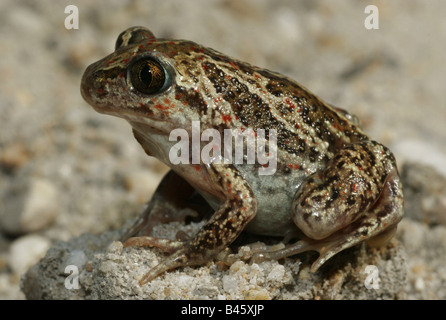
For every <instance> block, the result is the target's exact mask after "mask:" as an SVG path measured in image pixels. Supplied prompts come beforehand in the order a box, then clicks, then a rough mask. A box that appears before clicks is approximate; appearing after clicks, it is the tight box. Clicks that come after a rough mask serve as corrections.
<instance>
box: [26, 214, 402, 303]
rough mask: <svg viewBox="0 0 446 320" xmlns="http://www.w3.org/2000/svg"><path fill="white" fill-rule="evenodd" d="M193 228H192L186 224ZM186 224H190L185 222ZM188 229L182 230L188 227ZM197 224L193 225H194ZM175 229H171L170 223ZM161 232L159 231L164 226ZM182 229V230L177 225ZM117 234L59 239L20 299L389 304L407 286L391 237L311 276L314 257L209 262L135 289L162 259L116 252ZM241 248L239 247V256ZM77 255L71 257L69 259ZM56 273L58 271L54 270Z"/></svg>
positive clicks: (150, 252) (155, 254)
mask: <svg viewBox="0 0 446 320" xmlns="http://www.w3.org/2000/svg"><path fill="white" fill-rule="evenodd" d="M191 224H193V223H191ZM191 224H190V225H191ZM190 225H188V226H187V227H189V228H190ZM197 225H198V224H197ZM172 226H173V227H175V228H178V224H172ZM164 227H166V226H164ZM183 227H185V226H183ZM122 232H123V230H121V231H115V232H108V233H104V234H102V235H98V236H94V235H87V234H86V235H82V236H80V237H77V238H74V239H72V240H70V241H68V242H59V243H57V244H56V245H55V246H54V247H53V248H51V249H50V250H49V251H48V253H47V255H46V256H45V258H44V259H42V260H41V261H40V262H39V263H38V264H37V265H35V266H34V267H33V268H32V269H31V270H30V271H29V272H28V273H27V274H26V275H25V276H24V277H23V278H22V283H21V286H22V290H23V292H24V293H25V295H26V297H27V298H30V297H33V298H36V297H37V298H39V299H397V298H404V288H405V286H406V285H407V270H406V257H405V251H404V248H403V246H402V245H401V243H400V242H399V241H398V240H396V239H394V240H392V241H391V242H390V243H389V244H388V245H387V246H386V247H384V248H380V249H370V248H368V247H367V245H366V244H362V245H359V246H356V247H353V248H350V249H348V250H345V251H343V252H341V253H340V254H338V255H336V256H335V257H334V258H333V259H331V260H330V261H328V262H327V263H326V264H325V265H324V266H323V267H322V268H321V269H319V271H317V272H316V273H312V272H310V271H309V267H310V265H311V262H312V261H313V260H314V258H315V254H314V253H305V254H300V255H297V256H295V257H292V258H287V259H284V260H283V261H282V262H281V263H279V262H278V261H265V262H262V263H259V264H256V263H253V264H249V263H248V262H243V261H236V262H234V263H233V264H232V266H231V267H229V268H221V267H219V265H218V263H217V262H216V261H210V262H209V263H208V264H207V265H204V266H201V267H186V268H181V269H176V270H172V271H169V272H166V273H164V274H163V275H161V276H159V277H157V278H155V279H154V280H152V281H151V282H150V283H148V284H147V285H144V286H142V287H141V286H140V285H139V283H138V281H139V280H140V279H141V277H142V276H143V275H144V274H145V273H146V272H147V271H148V270H149V269H150V268H152V267H153V266H155V265H156V264H157V263H159V261H161V260H162V259H164V258H165V257H166V255H165V254H164V253H162V252H161V251H160V250H159V249H156V248H152V249H143V248H132V247H128V248H123V247H122V244H121V243H120V242H119V241H116V239H119V237H120V235H121V234H122ZM245 250H246V247H241V248H240V249H239V252H238V253H239V254H240V256H243V255H244V253H242V251H245ZM75 251H78V252H79V251H81V252H82V253H83V254H84V255H85V257H83V258H82V259H81V260H82V261H84V263H85V261H88V262H87V263H86V264H81V265H79V266H78V267H79V285H80V286H79V289H77V290H74V289H73V290H67V288H66V287H64V286H63V285H61V284H63V283H64V278H66V277H67V276H68V275H64V274H63V270H64V268H65V267H66V264H67V261H69V259H68V257H70V256H71V257H72V256H73V252H75ZM76 255H78V254H76ZM367 266H373V268H374V270H376V271H377V274H376V276H377V278H376V279H378V280H379V281H378V280H377V281H378V282H377V283H378V285H379V286H378V288H375V289H373V288H371V289H370V288H369V289H368V288H367V286H366V284H367V280H368V279H367V277H368V276H371V275H369V274H368V273H367V272H366V267H367ZM61 270H62V271H61Z"/></svg>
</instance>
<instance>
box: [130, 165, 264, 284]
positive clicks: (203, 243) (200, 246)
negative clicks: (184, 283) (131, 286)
mask: <svg viewBox="0 0 446 320" xmlns="http://www.w3.org/2000/svg"><path fill="white" fill-rule="evenodd" d="M208 173H209V174H210V176H211V179H212V181H213V182H215V183H216V184H218V185H219V190H220V192H221V194H222V195H223V197H224V198H225V200H224V201H223V204H222V205H221V207H220V208H219V209H218V210H217V211H216V212H215V213H214V214H213V215H212V217H211V218H210V220H209V221H208V222H207V223H206V224H205V225H204V226H203V227H202V228H201V229H200V230H199V231H198V233H197V234H196V235H195V236H194V237H193V238H191V239H190V240H187V241H184V242H177V241H168V240H167V241H166V240H165V239H156V238H151V237H142V238H130V239H129V240H128V242H129V243H134V244H135V245H137V246H144V245H147V246H157V247H160V248H162V249H163V250H165V251H167V252H172V251H174V253H172V254H171V255H170V256H169V257H168V258H167V259H166V260H164V261H162V262H161V263H160V264H158V265H157V266H155V267H154V268H152V269H151V270H150V271H149V272H148V273H147V274H146V275H145V276H144V277H143V278H142V279H141V280H140V284H141V285H144V284H145V283H147V282H150V281H151V280H152V279H153V278H155V277H157V276H158V275H160V274H162V273H163V272H165V271H167V270H170V269H175V268H179V267H184V266H191V265H201V264H204V263H206V262H208V261H209V260H210V259H211V258H213V257H215V256H216V255H217V254H218V253H220V252H221V251H222V250H223V249H225V248H226V247H228V246H229V245H230V244H231V243H232V242H233V241H234V240H235V239H236V238H237V236H238V235H239V234H240V233H241V232H242V231H243V229H244V228H245V226H246V225H247V224H248V223H249V221H251V220H252V219H253V218H254V216H255V214H256V212H257V200H256V199H255V197H254V194H253V192H252V190H251V188H250V186H249V185H248V183H247V182H246V181H245V180H244V179H243V178H242V176H241V175H240V174H239V173H238V171H237V170H235V168H234V167H233V166H231V165H213V164H211V165H210V166H208Z"/></svg>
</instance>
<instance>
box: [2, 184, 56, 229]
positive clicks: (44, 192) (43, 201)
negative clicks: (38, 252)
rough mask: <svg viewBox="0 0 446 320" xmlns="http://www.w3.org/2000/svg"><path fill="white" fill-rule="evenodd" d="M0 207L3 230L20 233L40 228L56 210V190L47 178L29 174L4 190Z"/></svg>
mask: <svg viewBox="0 0 446 320" xmlns="http://www.w3.org/2000/svg"><path fill="white" fill-rule="evenodd" d="M5 199H7V200H8V201H3V202H4V203H5V205H4V206H3V207H2V208H0V229H1V231H3V232H4V233H6V234H10V235H22V234H26V233H30V232H34V231H38V230H42V229H44V228H45V227H47V226H48V225H50V224H51V223H52V222H53V221H54V219H55V218H56V216H57V213H58V191H57V189H56V187H55V186H54V185H53V184H52V183H51V182H50V181H48V180H45V179H42V178H30V179H26V180H24V181H21V182H18V183H17V184H15V185H14V186H12V187H11V188H10V190H8V191H7V192H6V193H5Z"/></svg>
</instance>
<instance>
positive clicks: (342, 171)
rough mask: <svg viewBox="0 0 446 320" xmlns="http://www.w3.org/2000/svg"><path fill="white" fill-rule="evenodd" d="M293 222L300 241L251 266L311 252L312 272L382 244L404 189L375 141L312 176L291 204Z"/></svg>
mask: <svg viewBox="0 0 446 320" xmlns="http://www.w3.org/2000/svg"><path fill="white" fill-rule="evenodd" d="M293 209H294V212H293V221H294V222H295V223H296V225H297V226H298V227H299V229H300V230H301V231H302V232H303V233H304V234H305V237H304V239H302V240H300V241H298V242H296V243H294V244H291V245H289V246H288V247H286V248H285V249H282V250H279V251H275V252H263V253H257V254H256V255H254V257H253V259H254V261H262V260H265V259H279V258H283V257H287V256H290V255H294V254H297V253H301V252H304V251H309V250H314V251H318V252H319V254H320V255H319V257H318V259H317V260H316V261H315V262H314V263H313V265H312V267H311V270H312V271H316V270H317V269H318V268H319V267H320V266H321V265H322V264H324V263H325V262H326V261H327V260H328V259H330V258H331V257H332V256H334V255H335V254H336V253H338V252H340V251H342V250H344V249H346V248H349V247H352V246H354V245H356V244H358V243H360V242H362V241H364V240H368V241H370V242H374V244H375V245H376V244H378V245H380V244H382V243H383V242H385V241H387V240H388V239H389V238H390V237H391V236H392V235H393V233H394V231H395V229H396V225H397V223H398V222H399V221H400V220H401V218H402V215H403V194H402V186H401V182H400V179H399V176H398V171H397V168H396V164H395V160H394V158H393V155H392V154H391V153H390V151H389V150H388V149H387V148H385V147H384V146H382V145H380V144H378V143H376V142H374V141H369V142H363V143H356V144H350V145H347V146H345V147H344V148H343V149H341V150H340V151H339V153H338V154H337V155H335V156H334V157H333V158H332V159H331V160H330V161H329V162H328V163H327V166H326V168H325V169H324V170H323V171H322V172H316V173H315V174H313V175H312V176H310V177H309V178H308V179H307V180H306V181H305V182H304V183H303V184H302V185H301V186H300V188H299V190H298V192H297V194H296V196H295V199H294V202H293Z"/></svg>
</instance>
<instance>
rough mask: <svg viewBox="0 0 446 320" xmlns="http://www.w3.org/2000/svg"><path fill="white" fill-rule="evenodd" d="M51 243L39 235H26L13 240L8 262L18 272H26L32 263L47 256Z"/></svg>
mask: <svg viewBox="0 0 446 320" xmlns="http://www.w3.org/2000/svg"><path fill="white" fill-rule="evenodd" d="M50 245H51V243H50V241H49V240H48V239H46V238H44V237H42V236H39V235H33V234H30V235H26V236H23V237H20V238H18V239H16V240H15V241H13V242H12V244H11V246H10V248H9V258H8V264H9V266H10V268H11V269H12V270H13V272H14V273H16V274H19V275H21V274H23V273H25V272H26V271H27V270H28V269H29V268H30V267H31V266H32V265H34V264H35V263H37V262H39V260H40V259H41V258H43V257H44V256H45V253H46V251H47V250H48V249H49V247H50Z"/></svg>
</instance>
